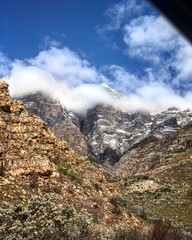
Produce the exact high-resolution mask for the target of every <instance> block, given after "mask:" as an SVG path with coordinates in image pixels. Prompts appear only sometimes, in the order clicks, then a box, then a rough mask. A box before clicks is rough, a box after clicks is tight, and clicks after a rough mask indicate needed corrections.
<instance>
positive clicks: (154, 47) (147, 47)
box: [123, 15, 179, 63]
mask: <svg viewBox="0 0 192 240" xmlns="http://www.w3.org/2000/svg"><path fill="white" fill-rule="evenodd" d="M124 32H125V34H124V38H123V39H124V42H125V43H126V44H127V46H128V49H127V54H129V55H130V56H132V57H139V58H142V59H144V60H152V61H153V62H154V63H159V62H160V61H161V59H162V58H163V57H162V54H163V53H165V52H169V54H171V53H172V52H174V51H175V50H176V49H177V46H178V44H179V43H178V42H179V36H178V34H177V32H176V31H175V29H174V28H173V27H172V26H170V25H169V24H168V23H167V22H166V21H165V19H164V18H163V17H161V16H153V15H146V16H141V17H139V18H136V19H133V20H132V21H131V22H130V23H129V24H126V25H125V27H124Z"/></svg>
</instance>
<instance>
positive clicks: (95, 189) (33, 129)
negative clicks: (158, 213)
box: [0, 81, 137, 230]
mask: <svg viewBox="0 0 192 240" xmlns="http://www.w3.org/2000/svg"><path fill="white" fill-rule="evenodd" d="M51 114H53V113H51ZM57 114H58V113H55V115H57ZM0 186H1V193H0V207H1V206H3V207H6V206H7V205H9V204H11V205H15V206H18V205H19V206H20V205H22V206H24V205H25V204H26V201H27V200H28V198H30V197H31V196H33V195H37V194H38V195H43V194H45V193H56V194H59V195H60V196H61V198H62V201H63V203H65V204H72V205H73V206H74V207H75V208H76V209H78V210H79V211H80V210H81V209H87V210H88V212H89V213H91V214H92V215H93V216H94V217H95V218H97V219H98V221H101V222H104V223H107V222H108V221H109V222H111V223H113V224H114V223H118V222H121V221H127V223H128V222H130V220H131V218H130V216H129V215H128V214H127V212H126V211H121V210H120V209H119V211H120V212H121V213H120V215H118V214H116V212H115V210H114V209H115V208H116V207H115V206H114V205H113V204H112V202H111V198H112V197H113V196H114V195H115V196H116V195H117V196H120V195H121V194H120V191H119V190H118V189H117V188H116V187H115V185H114V184H111V183H108V182H107V181H106V180H105V177H104V174H103V170H102V169H101V168H99V167H98V166H96V165H92V164H90V162H89V161H88V159H87V158H86V157H80V156H79V155H78V154H77V153H76V152H75V151H74V150H72V149H71V148H70V147H69V146H68V144H67V142H65V141H61V140H59V139H58V138H57V137H56V136H55V135H54V133H53V132H52V131H51V129H50V128H48V126H47V124H46V123H45V122H44V121H43V120H41V119H40V118H38V117H36V116H34V115H32V114H30V113H29V112H28V111H27V110H26V109H25V106H24V104H23V103H22V102H20V101H15V100H13V99H12V98H11V97H10V95H9V92H8V84H7V83H5V82H3V81H0ZM0 219H1V215H0ZM132 220H133V219H132ZM133 221H134V222H135V223H137V220H136V219H135V220H133ZM0 230H1V229H0Z"/></svg>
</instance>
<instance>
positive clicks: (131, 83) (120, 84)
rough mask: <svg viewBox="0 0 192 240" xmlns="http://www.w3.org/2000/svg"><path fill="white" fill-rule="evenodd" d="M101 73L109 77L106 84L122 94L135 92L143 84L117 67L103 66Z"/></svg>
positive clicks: (131, 74) (134, 76)
mask: <svg viewBox="0 0 192 240" xmlns="http://www.w3.org/2000/svg"><path fill="white" fill-rule="evenodd" d="M103 71H104V73H105V74H107V75H108V76H109V77H108V78H109V79H110V81H109V82H108V84H109V85H111V86H112V87H113V88H114V89H116V90H117V91H120V92H122V93H124V94H128V93H130V92H133V91H135V89H137V88H138V87H140V86H142V84H143V82H142V80H141V79H139V78H138V77H137V76H136V75H134V74H133V73H130V72H128V71H127V70H126V69H125V68H123V67H121V66H118V65H110V66H105V67H103Z"/></svg>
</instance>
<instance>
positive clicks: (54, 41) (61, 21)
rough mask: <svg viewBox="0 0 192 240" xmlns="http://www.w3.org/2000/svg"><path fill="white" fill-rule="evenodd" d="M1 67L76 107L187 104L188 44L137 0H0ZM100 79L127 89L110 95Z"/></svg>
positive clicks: (191, 58) (19, 86)
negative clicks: (118, 95)
mask: <svg viewBox="0 0 192 240" xmlns="http://www.w3.org/2000/svg"><path fill="white" fill-rule="evenodd" d="M0 75H1V76H4V78H5V79H6V80H7V81H8V82H9V83H10V91H11V94H12V95H13V96H14V95H19V94H25V93H28V92H30V91H35V90H46V91H49V92H50V93H51V94H53V95H54V96H57V97H59V98H60V100H61V102H63V104H64V105H66V106H67V107H68V108H71V109H73V110H78V111H86V109H87V108H88V107H90V106H92V105H93V104H96V103H98V102H105V103H109V104H113V105H114V106H115V107H117V108H121V109H125V110H131V111H135V110H146V111H151V112H153V111H158V110H164V109H166V108H168V107H172V106H176V107H180V108H187V107H191V104H190V102H192V101H191V100H192V90H191V88H192V48H191V46H190V44H189V43H188V42H187V41H186V40H184V39H183V38H182V37H181V36H180V35H179V34H178V33H177V31H176V30H175V29H174V28H173V27H172V26H171V25H170V24H169V23H167V21H166V20H165V19H164V18H163V17H162V16H161V15H160V14H159V13H158V12H157V11H156V10H155V9H154V8H153V7H152V6H150V5H149V3H148V2H147V1H144V0H142V1H141V0H122V1H121V0H118V1H117V0H105V1H104V0H81V1H80V0H65V1H63V0H41V1H39V0H33V1H26V0H17V1H16V0H1V1H0ZM102 82H105V83H107V84H108V85H110V86H111V87H112V88H114V89H115V90H117V91H120V92H122V93H123V94H124V95H125V96H126V97H125V98H124V99H123V100H122V101H121V102H115V103H114V100H113V99H111V98H110V96H108V95H106V93H105V92H103V90H102V89H101V87H100V84H101V83H102Z"/></svg>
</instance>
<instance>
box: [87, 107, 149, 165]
mask: <svg viewBox="0 0 192 240" xmlns="http://www.w3.org/2000/svg"><path fill="white" fill-rule="evenodd" d="M148 122H151V117H150V115H149V114H144V113H143V114H141V113H140V114H139V113H126V112H123V111H117V110H115V109H114V108H113V107H112V106H108V105H97V106H96V107H94V108H92V109H89V110H88V113H87V118H86V120H85V125H84V128H83V132H84V134H85V135H86V136H87V139H88V144H89V146H90V147H91V150H92V151H93V152H94V154H95V155H96V156H97V157H98V158H99V160H100V161H108V162H109V163H112V164H114V163H115V162H118V160H119V159H120V157H121V156H122V155H123V154H124V152H125V151H126V150H127V149H129V147H131V146H132V145H133V144H134V143H135V142H136V141H139V140H140V139H141V138H142V137H144V136H145V135H146V133H147V129H148V128H147V125H146V124H147V123H148Z"/></svg>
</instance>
